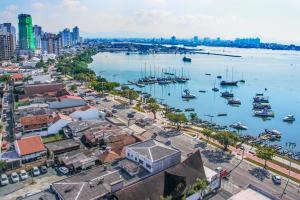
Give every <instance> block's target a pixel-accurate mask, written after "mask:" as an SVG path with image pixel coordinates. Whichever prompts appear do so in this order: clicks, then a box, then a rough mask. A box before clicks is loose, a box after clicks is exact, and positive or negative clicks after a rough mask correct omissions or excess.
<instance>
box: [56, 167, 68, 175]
mask: <svg viewBox="0 0 300 200" xmlns="http://www.w3.org/2000/svg"><path fill="white" fill-rule="evenodd" d="M58 172H59V173H60V174H63V175H67V174H68V173H69V169H68V168H66V167H59V168H58Z"/></svg>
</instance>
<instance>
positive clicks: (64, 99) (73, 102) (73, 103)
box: [49, 95, 86, 109]
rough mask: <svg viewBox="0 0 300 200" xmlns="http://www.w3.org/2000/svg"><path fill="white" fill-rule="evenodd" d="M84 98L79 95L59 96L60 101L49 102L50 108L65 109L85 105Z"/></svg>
mask: <svg viewBox="0 0 300 200" xmlns="http://www.w3.org/2000/svg"><path fill="white" fill-rule="evenodd" d="M85 105H86V102H85V100H84V99H82V98H81V97H78V96H71V95H65V96H61V97H59V101H54V102H49V108H51V109H65V108H73V107H79V106H85Z"/></svg>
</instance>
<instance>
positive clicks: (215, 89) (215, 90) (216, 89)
mask: <svg viewBox="0 0 300 200" xmlns="http://www.w3.org/2000/svg"><path fill="white" fill-rule="evenodd" d="M211 90H212V91H214V92H219V88H216V87H214V88H213V89H211Z"/></svg>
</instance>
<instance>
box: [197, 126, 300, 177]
mask: <svg viewBox="0 0 300 200" xmlns="http://www.w3.org/2000/svg"><path fill="white" fill-rule="evenodd" d="M191 132H193V133H194V134H198V137H199V136H201V137H203V138H206V137H205V136H204V135H203V134H202V133H200V132H196V131H191ZM210 141H211V142H213V143H215V144H216V145H221V146H222V144H220V143H219V142H218V141H217V140H215V139H213V138H210ZM228 149H229V150H231V151H232V152H233V153H235V154H239V155H242V153H243V151H242V150H241V149H236V148H234V147H232V146H229V147H228ZM244 157H248V158H249V159H251V160H254V161H256V162H258V163H260V164H262V165H264V164H265V161H264V160H263V159H260V158H258V157H257V156H255V155H253V154H251V153H249V152H246V151H245V152H244ZM283 160H284V159H283ZM285 161H286V162H288V165H289V161H287V160H285ZM294 165H295V166H298V167H300V166H299V165H297V164H296V163H294ZM267 166H268V167H269V168H272V169H274V170H276V171H279V172H281V173H283V174H286V175H289V176H291V177H293V178H295V179H297V180H299V181H300V174H298V173H296V172H293V171H291V172H290V174H289V169H286V168H284V167H281V166H279V165H276V164H274V163H272V162H267Z"/></svg>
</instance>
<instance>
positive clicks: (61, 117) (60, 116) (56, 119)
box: [53, 114, 72, 123]
mask: <svg viewBox="0 0 300 200" xmlns="http://www.w3.org/2000/svg"><path fill="white" fill-rule="evenodd" d="M60 119H64V120H69V121H72V118H71V117H69V116H68V115H63V114H58V115H56V116H55V117H54V120H53V123H55V122H57V121H58V120H60Z"/></svg>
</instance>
